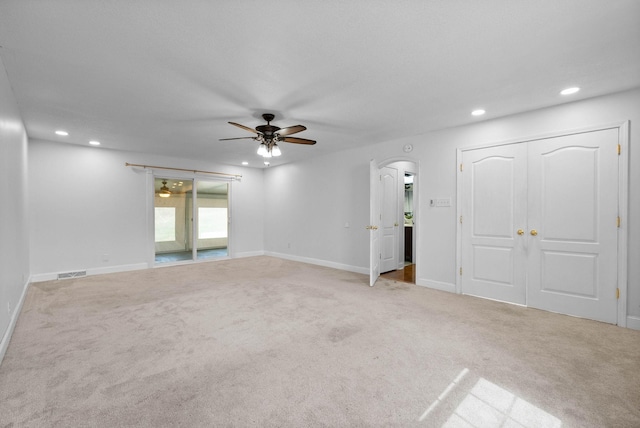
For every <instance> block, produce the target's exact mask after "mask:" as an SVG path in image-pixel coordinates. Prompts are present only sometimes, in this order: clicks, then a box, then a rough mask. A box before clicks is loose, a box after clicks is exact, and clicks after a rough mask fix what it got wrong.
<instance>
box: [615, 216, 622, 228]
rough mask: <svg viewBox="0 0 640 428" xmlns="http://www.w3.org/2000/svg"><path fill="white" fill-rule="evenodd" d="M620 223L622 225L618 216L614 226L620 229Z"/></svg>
mask: <svg viewBox="0 0 640 428" xmlns="http://www.w3.org/2000/svg"><path fill="white" fill-rule="evenodd" d="M621 223H622V220H620V216H618V220H616V225H617V226H618V227H620V224H621Z"/></svg>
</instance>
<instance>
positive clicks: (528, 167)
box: [461, 128, 619, 323]
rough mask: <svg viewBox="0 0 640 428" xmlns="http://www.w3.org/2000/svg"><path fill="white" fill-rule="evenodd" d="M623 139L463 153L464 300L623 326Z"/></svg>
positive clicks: (603, 133)
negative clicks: (619, 272) (620, 185)
mask: <svg viewBox="0 0 640 428" xmlns="http://www.w3.org/2000/svg"><path fill="white" fill-rule="evenodd" d="M618 131H619V130H618V129H617V128H614V129H604V130H598V131H591V132H583V133H578V134H571V135H565V136H558V137H552V138H546V139H540V140H535V141H529V142H523V143H517V144H509V145H503V146H497V147H490V148H483V149H476V150H467V151H464V152H463V154H462V162H463V171H462V173H461V174H462V207H461V213H462V219H461V221H462V225H461V231H462V241H461V253H462V281H461V285H462V292H463V293H465V294H470V295H476V296H480V297H486V298H490V299H496V300H501V301H507V302H511V303H517V304H522V305H527V306H530V307H535V308H539V309H544V310H548V311H553V312H560V313H564V314H569V315H575V316H579V317H584V318H591V319H595V320H600V321H604V322H609V323H616V321H617V261H618V252H617V248H618V246H617V242H618V224H617V219H618Z"/></svg>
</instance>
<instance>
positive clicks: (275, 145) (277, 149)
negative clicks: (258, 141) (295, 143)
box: [271, 143, 282, 156]
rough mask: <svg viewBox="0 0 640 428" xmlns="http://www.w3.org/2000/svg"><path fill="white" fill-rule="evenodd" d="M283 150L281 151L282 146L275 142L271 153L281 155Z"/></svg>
mask: <svg viewBox="0 0 640 428" xmlns="http://www.w3.org/2000/svg"><path fill="white" fill-rule="evenodd" d="M281 154H282V152H281V151H280V147H278V145H277V144H276V143H273V147H271V155H272V156H280V155H281Z"/></svg>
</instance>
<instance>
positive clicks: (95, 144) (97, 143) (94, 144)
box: [89, 140, 100, 146]
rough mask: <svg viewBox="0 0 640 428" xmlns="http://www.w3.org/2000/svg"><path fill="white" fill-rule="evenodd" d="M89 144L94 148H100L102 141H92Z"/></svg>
mask: <svg viewBox="0 0 640 428" xmlns="http://www.w3.org/2000/svg"><path fill="white" fill-rule="evenodd" d="M89 144H91V145H92V146H99V145H100V141H96V140H91V141H89Z"/></svg>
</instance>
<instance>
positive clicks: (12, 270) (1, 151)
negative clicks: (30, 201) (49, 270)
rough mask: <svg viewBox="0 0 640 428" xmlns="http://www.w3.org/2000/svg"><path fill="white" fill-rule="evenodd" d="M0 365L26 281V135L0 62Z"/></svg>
mask: <svg viewBox="0 0 640 428" xmlns="http://www.w3.org/2000/svg"><path fill="white" fill-rule="evenodd" d="M0 195H2V199H1V200H0V361H1V360H2V357H3V356H4V352H5V351H6V347H7V346H8V344H9V338H10V336H11V331H12V329H13V326H14V325H15V320H16V319H17V314H18V311H17V309H19V307H20V305H21V302H22V297H23V295H24V292H25V290H26V286H27V283H28V279H29V239H28V221H27V133H26V131H25V128H24V125H23V123H22V119H21V117H20V113H19V110H18V106H17V104H16V101H15V98H14V96H13V93H12V91H11V86H10V84H9V80H8V79H7V75H6V73H5V69H4V64H2V59H0Z"/></svg>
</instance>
